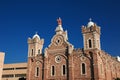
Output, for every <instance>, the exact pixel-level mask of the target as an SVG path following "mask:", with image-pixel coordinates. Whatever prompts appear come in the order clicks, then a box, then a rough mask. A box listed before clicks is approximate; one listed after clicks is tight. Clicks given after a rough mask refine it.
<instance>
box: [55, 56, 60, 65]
mask: <svg viewBox="0 0 120 80" xmlns="http://www.w3.org/2000/svg"><path fill="white" fill-rule="evenodd" d="M55 62H56V63H60V62H61V56H60V55H57V56H56V57H55Z"/></svg>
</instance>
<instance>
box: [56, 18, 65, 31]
mask: <svg viewBox="0 0 120 80" xmlns="http://www.w3.org/2000/svg"><path fill="white" fill-rule="evenodd" d="M57 22H58V26H57V27H56V29H55V31H56V32H59V31H63V28H62V20H61V18H60V17H59V18H58V19H57Z"/></svg>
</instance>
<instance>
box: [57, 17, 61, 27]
mask: <svg viewBox="0 0 120 80" xmlns="http://www.w3.org/2000/svg"><path fill="white" fill-rule="evenodd" d="M57 22H58V25H62V20H61V18H60V17H59V18H58V19H57Z"/></svg>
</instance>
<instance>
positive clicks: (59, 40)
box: [54, 36, 63, 46]
mask: <svg viewBox="0 0 120 80" xmlns="http://www.w3.org/2000/svg"><path fill="white" fill-rule="evenodd" d="M62 42H63V37H62V36H56V37H55V38H54V44H55V45H56V46H60V45H61V44H62Z"/></svg>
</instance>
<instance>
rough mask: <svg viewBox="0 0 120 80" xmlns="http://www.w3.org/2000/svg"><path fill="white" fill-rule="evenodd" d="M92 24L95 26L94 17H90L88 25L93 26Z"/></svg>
mask: <svg viewBox="0 0 120 80" xmlns="http://www.w3.org/2000/svg"><path fill="white" fill-rule="evenodd" d="M91 26H94V22H92V19H91V18H90V19H89V22H88V25H87V27H91Z"/></svg>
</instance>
